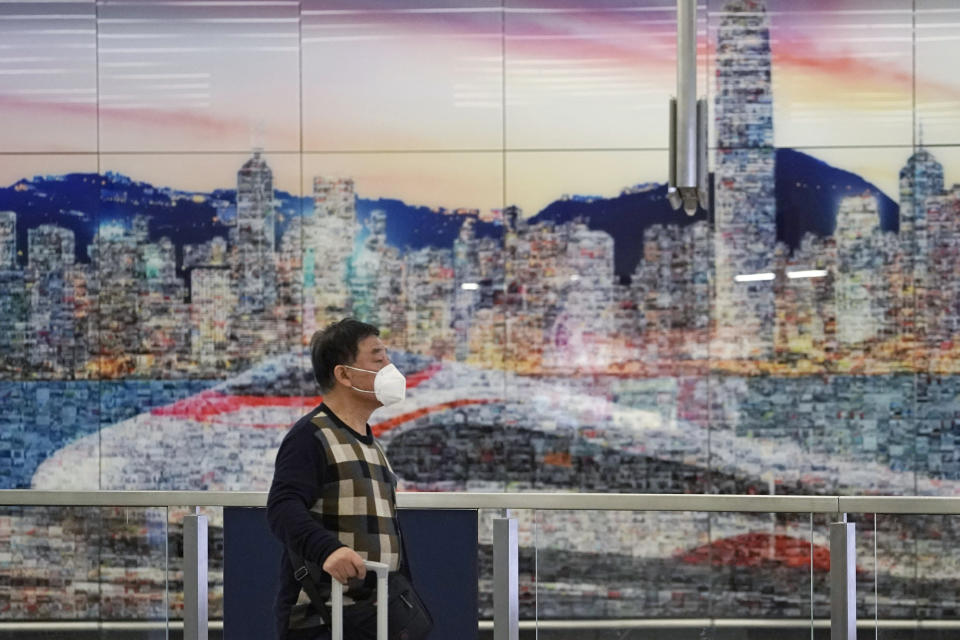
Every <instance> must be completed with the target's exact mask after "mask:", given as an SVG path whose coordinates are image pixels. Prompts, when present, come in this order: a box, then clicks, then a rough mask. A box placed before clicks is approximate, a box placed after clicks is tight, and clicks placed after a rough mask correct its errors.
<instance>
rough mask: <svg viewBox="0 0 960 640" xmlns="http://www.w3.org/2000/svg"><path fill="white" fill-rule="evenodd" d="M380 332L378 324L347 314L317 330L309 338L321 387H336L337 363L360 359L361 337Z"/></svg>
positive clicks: (315, 372) (312, 357) (350, 362)
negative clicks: (341, 318)
mask: <svg viewBox="0 0 960 640" xmlns="http://www.w3.org/2000/svg"><path fill="white" fill-rule="evenodd" d="M379 335H380V330H379V329H377V328H376V327H375V326H373V325H372V324H367V323H366V322H360V321H359V320H357V319H355V318H344V319H343V320H340V321H339V322H334V323H333V324H331V325H330V326H328V327H327V328H326V329H321V330H320V331H317V332H316V333H314V334H313V337H312V338H310V361H311V362H312V363H313V376H314V377H315V378H316V379H317V384H318V385H320V390H321V391H324V392H327V391H330V390H331V389H333V387H334V384H335V383H336V377H335V376H334V375H333V369H334V367H336V366H337V365H338V364H353V363H354V362H355V361H356V360H357V345H359V344H360V341H361V340H363V339H364V338H368V337H370V336H379Z"/></svg>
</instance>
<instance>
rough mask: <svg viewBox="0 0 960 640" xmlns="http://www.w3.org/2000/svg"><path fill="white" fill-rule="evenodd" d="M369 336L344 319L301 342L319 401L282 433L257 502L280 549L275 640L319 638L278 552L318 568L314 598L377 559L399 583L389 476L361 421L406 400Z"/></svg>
mask: <svg viewBox="0 0 960 640" xmlns="http://www.w3.org/2000/svg"><path fill="white" fill-rule="evenodd" d="M379 334H380V332H379V330H378V329H377V328H376V327H374V326H372V325H369V324H366V323H364V322H360V321H358V320H354V319H352V318H347V319H345V320H341V321H340V322H337V323H334V324H332V325H330V326H329V327H327V328H325V329H323V330H321V331H318V332H317V333H316V334H314V336H313V338H312V339H311V341H310V357H311V360H312V364H313V373H314V376H315V378H316V380H317V383H318V384H319V385H320V389H321V391H322V393H323V403H322V404H321V405H320V406H319V407H317V408H316V409H314V410H313V411H311V412H310V413H308V414H307V415H305V416H304V417H303V418H301V419H300V420H299V421H298V422H297V423H296V424H294V425H293V427H292V428H291V429H290V431H289V432H288V433H287V435H286V436H285V437H284V439H283V443H282V444H281V445H280V450H279V451H278V453H277V459H276V466H275V470H274V476H273V483H272V485H271V487H270V495H269V498H268V500H267V519H268V521H269V524H270V529H271V530H272V531H273V534H274V535H275V536H276V537H277V538H279V539H280V540H281V541H282V542H283V544H284V553H283V558H282V560H281V567H280V591H279V593H278V594H277V600H276V604H275V613H276V621H277V634H278V636H277V637H278V638H279V639H280V640H317V639H320V638H325V637H328V635H327V634H328V633H329V632H328V631H327V626H326V623H325V619H324V617H323V615H322V614H321V612H320V611H318V608H317V607H315V606H314V605H313V604H312V603H311V598H310V597H309V594H308V593H307V592H306V591H307V590H306V589H305V588H304V587H303V586H302V584H301V582H299V581H298V579H297V576H295V568H294V565H293V563H291V560H290V557H291V554H289V553H288V549H289V550H292V551H293V554H292V557H293V558H294V559H295V561H296V562H298V563H299V562H300V560H299V558H303V559H305V560H307V561H311V562H313V563H315V564H316V565H319V566H321V567H322V568H323V576H322V580H324V581H325V583H324V584H320V585H319V586H320V587H321V590H322V591H323V593H324V594H328V593H329V584H330V582H329V581H330V578H331V577H332V578H333V579H335V580H338V581H340V582H341V583H343V584H347V582H348V581H351V584H353V585H356V582H357V581H356V580H351V579H358V580H363V579H364V578H365V576H366V571H365V568H364V565H363V561H364V560H372V561H376V562H382V563H385V564H387V565H388V566H389V567H390V570H391V571H397V570H398V569H399V570H400V571H401V572H403V573H404V574H405V575H406V576H407V577H408V578H409V571H408V569H407V567H406V563H405V562H402V558H403V551H402V542H401V538H400V530H399V526H398V522H397V508H396V493H395V490H396V476H394V474H393V472H392V471H391V469H390V465H389V463H388V462H387V459H386V456H385V455H384V452H383V450H382V449H381V448H380V446H379V445H378V444H377V442H376V441H375V439H374V436H373V433H372V431H371V430H370V425H369V424H367V420H368V419H369V418H370V414H371V413H373V412H374V411H375V410H376V409H378V408H379V407H381V406H384V405H388V404H393V403H396V402H400V401H402V400H403V399H404V396H405V394H406V380H405V378H404V377H403V374H401V373H400V372H399V371H398V370H397V368H396V367H395V366H394V365H393V364H391V363H390V358H389V357H388V356H387V351H386V349H385V348H384V345H383V342H382V341H381V340H380V337H379ZM298 557H299V558H298ZM301 577H302V576H301ZM373 577H374V576H372V575H371V576H370V579H371V580H370V581H372V579H373ZM317 582H320V581H319V580H318V581H317ZM353 593H356V592H354V591H351V590H348V591H347V592H346V594H345V597H344V604H345V605H346V608H345V613H344V616H345V618H347V617H348V615H349V614H348V610H349V608H350V606H349V605H350V604H351V603H352V602H353V600H352V599H351V594H353Z"/></svg>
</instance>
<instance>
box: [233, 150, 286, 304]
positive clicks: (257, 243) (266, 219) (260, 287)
mask: <svg viewBox="0 0 960 640" xmlns="http://www.w3.org/2000/svg"><path fill="white" fill-rule="evenodd" d="M275 224H276V223H275V213H274V204H273V172H272V171H271V170H270V167H269V166H268V165H267V162H266V160H265V159H264V158H263V156H262V155H261V152H260V151H259V150H256V151H254V154H253V157H252V158H250V159H249V160H247V162H246V163H244V165H243V166H242V167H241V168H240V170H239V171H238V172H237V225H236V234H237V237H236V250H237V259H236V261H235V263H234V274H235V280H236V285H237V293H238V302H239V307H240V310H241V312H247V313H251V312H254V311H260V312H262V311H263V310H265V309H269V308H270V307H271V306H272V305H273V302H274V300H275V292H276V266H275V260H276V256H275V251H276V240H275V230H274V229H275Z"/></svg>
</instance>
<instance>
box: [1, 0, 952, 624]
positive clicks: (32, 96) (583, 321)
mask: <svg viewBox="0 0 960 640" xmlns="http://www.w3.org/2000/svg"><path fill="white" fill-rule="evenodd" d="M661 4H663V3H654V2H652V1H651V2H647V1H646V0H635V1H632V2H631V1H627V0H603V1H602V2H579V3H578V2H574V1H573V0H562V1H557V2H550V3H547V2H541V1H540V0H524V1H522V2H514V1H513V0H510V1H509V2H506V3H502V2H484V1H482V0H480V1H475V2H470V3H467V2H444V3H423V2H416V3H414V2H402V1H400V0H395V1H387V0H380V1H373V0H370V1H364V2H335V1H333V0H303V1H301V2H295V1H294V2H273V3H266V4H265V3H256V2H250V3H246V2H236V3H227V4H224V5H223V6H220V5H217V4H216V3H197V4H196V5H189V6H188V5H186V4H182V3H180V4H177V3H152V2H146V1H145V2H135V3H112V2H93V1H90V2H64V3H60V4H58V5H57V7H56V10H55V11H54V10H53V9H52V8H51V6H50V5H46V4H31V3H6V4H3V5H2V6H0V33H2V34H3V38H2V39H0V40H2V42H4V44H2V45H0V47H2V49H0V113H2V114H3V117H2V118H0V123H2V124H0V148H2V149H3V151H2V153H0V488H34V489H66V488H71V489H155V490H161V489H162V490H173V489H191V490H194V489H210V490H266V489H267V488H268V484H269V481H270V478H271V476H272V472H273V460H274V456H275V453H276V450H277V447H278V446H279V443H280V441H281V439H282V438H283V435H284V433H285V430H286V428H287V427H288V426H289V425H290V424H292V423H293V422H294V421H295V420H296V419H297V418H298V417H299V416H300V415H302V414H303V413H304V412H306V411H307V410H309V409H310V408H312V407H313V406H315V405H316V404H318V403H319V402H320V400H321V398H320V397H319V395H318V393H319V392H318V390H317V389H316V387H315V385H314V383H313V381H312V375H311V373H310V371H309V358H308V357H307V356H306V352H305V345H306V344H307V342H308V341H309V337H310V336H311V335H312V333H313V332H314V331H315V330H316V329H317V328H320V327H323V326H325V325H326V324H327V323H329V322H331V321H334V320H336V319H339V318H341V317H343V316H345V315H353V316H356V317H358V318H361V319H363V320H366V321H369V322H372V323H374V324H376V325H378V326H379V327H380V328H381V330H382V336H383V338H384V340H385V342H386V343H387V344H388V346H389V347H390V348H391V349H392V352H391V357H392V358H393V360H394V362H395V363H396V364H397V366H398V367H399V368H400V369H401V370H402V371H403V372H404V373H405V374H406V375H407V379H408V388H409V390H408V394H407V399H406V400H405V401H404V402H403V403H401V404H399V405H396V406H392V407H389V408H384V409H382V410H380V411H378V412H377V413H376V414H374V417H373V419H372V426H373V429H374V432H375V433H377V435H378V437H379V438H380V439H381V440H382V442H383V443H384V444H385V446H386V448H387V450H388V453H389V457H390V459H391V461H392V462H393V465H394V468H395V470H396V471H397V473H398V474H399V476H400V478H401V485H402V488H403V489H405V490H408V491H571V492H573V491H578V492H638V493H737V494H784V495H787V494H789V495H806V494H830V495H834V494H838V493H839V494H878V495H913V494H919V495H941V496H952V495H958V494H960V449H958V446H957V444H958V443H957V441H956V440H957V439H960V427H958V420H960V417H958V416H960V377H958V373H960V364H958V360H957V356H958V355H960V260H958V259H957V258H958V255H957V254H958V251H960V249H958V247H960V187H958V186H956V185H953V181H954V180H960V118H958V117H957V113H960V84H958V83H957V81H956V78H955V76H954V74H953V73H952V72H951V71H952V70H951V69H950V67H949V64H947V63H946V62H945V61H948V60H950V59H951V56H952V57H955V56H956V55H957V54H958V53H960V43H958V41H960V38H957V37H955V36H953V35H952V33H953V32H954V31H955V30H956V28H955V24H956V23H955V20H954V18H956V17H957V16H956V15H955V14H956V13H958V12H960V11H958V10H957V9H955V8H954V7H953V6H952V4H951V2H950V0H942V2H938V1H935V0H917V1H916V2H914V1H913V0H911V1H909V2H907V1H903V0H883V1H882V2H875V1H873V0H843V1H841V0H815V1H811V2H808V3H792V2H788V1H787V0H710V1H709V2H707V3H706V4H705V6H703V7H701V12H700V13H701V25H700V31H701V34H700V35H701V37H700V50H699V54H700V61H701V64H700V72H701V73H700V84H701V91H703V92H704V93H705V94H707V95H708V96H709V101H710V105H711V114H712V127H711V137H712V149H711V202H712V204H713V206H712V208H711V210H710V211H709V212H705V211H700V212H698V213H697V215H695V216H692V217H687V216H685V215H684V214H683V213H682V212H675V211H673V210H672V209H671V208H670V206H669V205H668V203H667V201H666V198H665V194H666V184H665V182H666V174H667V156H668V154H667V151H666V149H665V148H664V147H665V142H666V139H667V110H666V107H667V100H668V98H669V96H670V94H671V93H672V90H673V89H672V88H673V86H674V81H675V76H674V57H673V56H674V48H675V14H674V11H673V10H672V7H664V6H660V5H661ZM800 4H802V5H803V6H802V7H801V6H799V5H800ZM5 18H10V19H5ZM14 18H16V19H14ZM951 29H952V31H951ZM145 30H148V31H149V33H147V32H146V31H145ZM951 185H953V186H951ZM179 516H182V514H177V513H172V512H168V510H167V509H126V510H118V509H74V510H67V511H63V512H60V511H58V512H53V511H51V510H45V509H38V508H23V509H4V510H2V512H0V576H2V578H0V618H3V619H10V620H14V619H16V620H36V619H98V618H99V619H145V618H152V619H157V618H163V617H165V616H168V615H170V616H173V617H176V616H178V615H179V612H180V610H181V607H182V595H181V594H180V591H179V583H178V579H180V580H182V574H180V573H178V572H179V564H178V563H179V562H180V558H179V556H178V553H179V550H178V545H177V540H178V536H180V535H181V533H180V529H179V525H178V524H177V523H178V522H179ZM211 516H212V518H213V526H212V536H213V539H214V544H213V546H212V554H213V556H214V559H213V566H212V568H211V579H212V580H213V582H214V587H215V588H214V593H213V596H212V598H213V600H212V603H211V611H212V612H213V614H214V615H218V614H221V615H222V606H221V604H220V598H221V597H222V556H221V555H220V553H221V551H220V550H221V549H222V529H221V528H220V524H221V523H222V520H221V518H220V514H218V513H217V512H216V511H211ZM480 517H481V535H482V537H481V546H482V553H481V575H482V582H481V617H490V616H491V612H492V602H491V596H490V589H491V573H492V572H491V568H490V558H489V556H490V552H489V548H490V543H491V540H492V534H491V528H492V527H491V521H492V520H491V519H492V517H493V514H491V513H486V512H481V516H480ZM518 517H519V518H520V520H521V544H522V545H523V549H522V552H521V572H522V576H521V582H522V584H521V592H522V607H523V610H522V615H523V616H524V617H526V618H533V617H534V616H539V617H541V618H608V617H617V618H640V617H664V618H678V617H697V618H702V617H707V616H713V617H731V618H746V617H758V616H760V617H774V618H791V617H797V618H809V617H810V616H811V614H813V615H815V616H817V617H825V616H827V614H828V604H829V603H828V600H827V598H828V592H829V588H828V584H827V575H828V571H829V551H828V546H829V536H828V529H827V520H825V519H821V518H812V517H811V516H810V515H809V514H800V515H775V514H738V513H723V514H710V515H707V514H693V513H598V512H520V513H518ZM858 521H859V523H860V526H861V536H860V539H859V544H860V547H861V549H860V557H861V559H862V561H861V566H859V567H858V569H859V572H860V575H861V579H860V589H861V593H860V609H861V615H864V616H872V615H874V613H875V612H876V613H877V615H878V616H879V617H880V618H911V619H912V618H918V617H922V618H937V617H952V616H954V615H956V613H957V611H958V607H960V580H958V578H957V576H958V575H960V556H958V555H957V552H956V551H955V549H956V548H957V546H958V545H957V544H956V543H957V542H958V541H960V540H958V539H960V528H958V527H955V526H954V525H953V521H952V520H950V519H949V518H932V517H921V516H916V517H909V518H906V517H901V518H897V517H892V516H879V517H876V518H875V517H874V516H873V515H872V514H866V515H863V516H858ZM875 547H876V550H877V552H876V556H875V555H874V548H875ZM874 558H876V560H874ZM874 580H876V585H877V587H876V598H875V596H874V594H875V592H874ZM798 585H799V586H798ZM168 586H169V588H170V592H169V593H166V591H167V587H168ZM811 594H812V596H811ZM811 607H813V611H812V612H811Z"/></svg>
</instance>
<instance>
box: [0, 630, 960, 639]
mask: <svg viewBox="0 0 960 640" xmlns="http://www.w3.org/2000/svg"><path fill="white" fill-rule="evenodd" d="M858 635H859V638H860V640H873V639H874V638H877V637H878V638H879V640H960V629H956V630H953V629H951V630H944V631H937V630H930V629H923V630H912V629H908V630H904V629H890V630H887V629H881V630H880V633H879V635H878V636H877V635H875V633H874V630H873V629H868V628H861V629H860V632H859V634H858ZM829 637H830V630H829V629H826V628H824V629H816V630H815V633H814V635H813V639H812V640H829ZM182 638H183V633H182V632H181V631H171V632H170V635H169V637H168V636H167V635H166V634H165V633H164V632H162V631H152V632H146V631H138V632H131V631H102V632H98V631H77V632H64V631H58V632H49V631H48V632H40V631H22V630H20V631H0V640H182ZM651 639H656V640H811V636H810V630H809V629H797V628H789V629H779V628H765V629H754V628H751V629H727V628H722V629H716V628H713V629H712V628H704V629H670V628H659V629H658V628H645V629H620V630H616V629H603V630H591V629H574V630H568V631H564V630H540V631H539V633H538V632H537V631H533V630H530V631H526V630H524V631H521V632H520V640H651ZM209 640H224V639H223V634H222V632H221V631H210V634H209ZM230 640H272V639H267V638H256V639H253V638H249V639H248V638H236V639H233V638H231V639H230ZM435 640H471V639H466V638H437V639H435ZM477 640H493V632H492V631H481V632H480V633H479V635H478V636H477Z"/></svg>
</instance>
